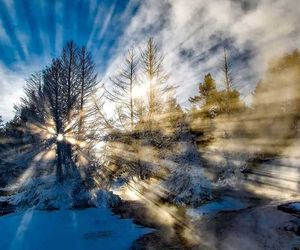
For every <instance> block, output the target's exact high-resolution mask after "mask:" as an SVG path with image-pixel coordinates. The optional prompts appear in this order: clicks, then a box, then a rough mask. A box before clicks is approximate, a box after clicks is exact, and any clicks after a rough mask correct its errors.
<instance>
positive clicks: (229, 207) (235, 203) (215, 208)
mask: <svg viewBox="0 0 300 250" xmlns="http://www.w3.org/2000/svg"><path fill="white" fill-rule="evenodd" d="M247 206H248V205H247V203H245V202H243V201H241V200H239V199H237V198H232V197H227V196H225V197H224V198H222V199H221V200H217V201H211V202H208V203H206V204H204V205H202V206H200V207H198V208H190V209H187V214H188V215H189V216H191V217H193V218H197V217H201V216H203V215H208V214H213V213H218V212H221V211H236V210H240V209H243V208H246V207H247Z"/></svg>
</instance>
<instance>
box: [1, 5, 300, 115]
mask: <svg viewBox="0 0 300 250" xmlns="http://www.w3.org/2000/svg"><path fill="white" fill-rule="evenodd" d="M299 13H300V4H299V2H298V1H297V0H211V1H206V0H144V1H142V0H140V1H138V0H0V115H2V117H3V118H4V120H5V121H8V120H9V119H11V118H12V117H13V115H14V112H13V110H14V109H13V107H14V104H16V103H18V101H19V99H20V97H21V96H22V95H23V86H24V83H25V79H26V78H28V77H29V76H30V74H32V73H34V72H35V71H38V70H41V69H43V68H44V67H45V66H46V65H47V64H48V63H49V62H50V60H51V59H52V58H53V57H55V56H57V55H59V54H60V52H61V49H62V47H63V45H64V44H65V43H66V42H67V41H69V40H73V41H74V42H75V43H77V44H78V45H80V46H81V45H85V46H87V48H88V49H89V50H90V51H91V52H92V54H93V57H94V60H95V62H96V65H97V72H98V75H99V79H102V82H103V83H104V84H106V85H109V84H110V83H109V76H111V75H113V74H114V73H115V72H116V70H117V69H118V67H119V65H120V64H121V63H122V60H123V59H124V55H125V54H126V52H127V50H128V49H129V48H130V47H131V46H134V47H135V48H137V52H139V51H140V50H142V49H143V48H144V47H145V43H146V41H147V39H148V38H149V37H153V38H154V41H155V42H156V43H157V44H158V46H159V48H160V50H161V53H162V54H163V55H164V68H165V71H166V72H168V73H169V74H170V79H169V81H170V83H172V84H174V85H176V86H178V88H177V99H178V102H179V103H180V104H181V105H182V106H184V107H188V105H189V103H188V97H189V96H193V95H195V94H196V93H197V84H198V83H199V82H201V80H202V79H203V77H204V75H205V74H207V73H212V74H213V76H214V77H215V79H216V80H217V85H218V87H219V88H222V86H223V80H222V74H221V63H222V55H223V49H224V47H225V48H226V50H227V52H228V54H229V56H230V58H231V61H232V65H233V66H232V67H233V76H234V86H235V88H236V89H237V90H239V91H240V92H241V95H242V98H243V100H245V101H246V102H247V101H249V99H251V92H252V91H253V89H254V88H255V85H256V83H257V81H258V80H259V79H260V78H261V77H262V75H263V72H264V71H265V69H266V67H267V65H268V62H270V60H272V59H273V58H276V57H277V56H280V55H282V53H285V52H290V51H292V50H294V49H296V48H300V15H299Z"/></svg>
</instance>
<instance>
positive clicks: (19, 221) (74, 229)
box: [0, 208, 151, 250]
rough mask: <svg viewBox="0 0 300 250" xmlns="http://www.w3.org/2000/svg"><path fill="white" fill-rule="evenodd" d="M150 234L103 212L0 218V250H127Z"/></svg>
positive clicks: (23, 214)
mask: <svg viewBox="0 0 300 250" xmlns="http://www.w3.org/2000/svg"><path fill="white" fill-rule="evenodd" d="M150 231H151V230H150V229H147V228H142V227H139V226H137V225H135V224H134V223H133V222H132V220H130V219H120V218H119V217H118V216H115V215H113V214H112V213H111V211H110V210H109V209H107V208H89V209H85V210H60V211H37V210H27V211H26V212H19V213H14V214H9V215H5V216H2V217H0V249H1V250H41V249H43V250H48V249H49V250H50V249H51V250H52V249H56V250H60V249H72V250H83V249H84V250H89V249H128V248H129V247H130V246H131V244H132V242H133V241H134V240H136V239H137V238H139V237H140V236H141V235H143V234H145V233H148V232H150Z"/></svg>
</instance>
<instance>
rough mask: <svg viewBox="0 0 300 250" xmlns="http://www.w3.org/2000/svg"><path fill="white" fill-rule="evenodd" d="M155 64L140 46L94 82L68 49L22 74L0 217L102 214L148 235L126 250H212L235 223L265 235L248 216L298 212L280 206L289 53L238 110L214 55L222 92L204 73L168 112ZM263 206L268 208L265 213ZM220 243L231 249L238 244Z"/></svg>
mask: <svg viewBox="0 0 300 250" xmlns="http://www.w3.org/2000/svg"><path fill="white" fill-rule="evenodd" d="M163 59H164V58H163V56H162V54H161V53H160V50H159V47H158V46H157V45H156V44H155V41H154V40H153V39H152V38H149V40H148V41H147V43H146V44H145V47H144V49H143V50H142V51H138V50H137V49H136V48H134V47H132V48H131V49H130V50H129V51H128V52H127V54H126V56H125V57H124V61H123V64H122V65H120V68H119V70H118V71H117V72H116V73H115V75H112V76H111V77H110V85H107V84H106V83H104V82H101V81H99V78H98V76H97V72H96V70H95V63H94V59H93V55H92V54H91V53H90V52H89V51H88V50H87V49H86V47H78V46H77V45H76V44H75V43H74V42H72V41H70V42H68V43H67V44H66V45H65V46H64V48H63V50H62V52H61V54H60V56H59V57H57V58H54V59H53V60H52V62H51V63H50V64H49V65H47V66H46V67H45V68H44V69H42V70H41V71H38V72H35V73H32V75H31V76H30V77H29V78H28V79H27V80H26V84H25V87H24V96H23V97H22V99H21V103H20V104H19V105H17V106H15V117H14V118H13V119H12V120H11V121H9V122H7V123H6V124H4V123H3V121H2V122H1V145H0V146H1V148H0V149H1V151H0V152H1V158H0V164H1V165H0V166H1V168H0V170H1V175H0V176H1V178H0V184H1V193H0V194H1V203H0V204H1V213H2V215H4V214H9V213H12V212H14V211H23V210H26V209H35V210H60V209H85V208H90V207H96V208H97V207H99V208H101V207H107V208H111V209H112V211H114V213H115V214H119V215H121V216H122V217H125V218H133V219H134V220H135V221H136V223H138V224H140V225H143V226H146V227H150V228H156V229H157V231H155V232H154V233H150V234H149V235H147V236H145V237H144V238H143V237H142V238H140V239H139V240H138V241H137V242H136V243H135V244H136V246H135V247H137V249H140V248H141V249H152V248H151V247H154V248H155V249H167V248H169V247H170V248H171V247H179V248H180V249H181V248H191V249H192V248H195V249H198V248H197V247H199V246H201V247H202V248H201V249H206V248H207V249H211V248H214V247H216V246H214V245H213V243H214V244H216V245H217V246H218V244H220V246H222V249H223V247H225V246H223V245H222V244H223V243H222V238H221V237H227V236H224V235H223V236H217V234H218V230H220V229H219V228H220V227H224V226H225V225H226V224H228V225H230V223H234V225H235V226H236V227H238V226H237V225H239V224H241V223H242V219H241V218H239V217H238V216H242V218H244V220H245V221H247V220H253V219H254V220H258V222H257V223H258V225H256V230H257V231H258V234H259V235H264V233H266V232H268V233H270V232H269V231H268V230H267V231H266V230H263V228H261V227H262V225H260V223H262V222H260V221H259V219H257V218H255V217H256V216H263V215H265V216H266V214H269V215H268V216H271V217H270V220H272V218H273V219H274V218H276V217H277V216H279V215H277V213H278V209H279V210H282V211H285V212H288V213H291V214H296V215H297V214H298V215H299V213H300V212H299V210H297V207H299V203H297V202H296V203H283V204H282V202H283V201H287V200H290V199H295V198H296V197H298V193H299V177H297V176H299V170H298V165H297V164H298V142H299V139H298V138H299V122H300V101H299V96H300V86H299V84H298V83H299V80H300V53H299V51H298V50H294V51H292V52H291V53H287V54H284V55H282V56H281V57H279V58H277V59H276V60H273V61H272V63H270V64H269V66H268V70H267V72H266V73H265V75H264V76H263V77H262V78H261V80H260V81H259V82H258V84H257V87H256V89H255V91H254V92H253V93H252V95H253V102H252V103H251V105H248V104H246V103H245V102H244V101H243V100H242V98H241V96H240V93H239V91H238V90H237V89H236V88H235V87H234V75H233V73H232V62H231V60H230V54H229V53H228V52H227V51H226V49H225V48H224V54H223V58H221V59H220V61H221V62H222V64H221V68H220V70H221V72H222V74H223V79H224V81H223V83H222V84H223V87H222V88H221V89H219V88H217V84H216V81H215V80H214V77H213V75H212V74H210V73H207V74H205V75H204V78H203V79H199V83H198V84H197V83H195V88H197V89H198V94H197V95H195V96H191V97H190V98H189V102H190V103H191V108H189V109H183V108H182V107H181V106H180V105H179V104H178V103H177V100H176V86H174V85H172V84H170V82H169V81H168V79H169V73H168V72H166V71H165V70H164V60H163ZM107 103H109V109H106V108H105V105H106V104H107ZM287 164H288V167H287V166H286V165H287ZM291 176H292V177H293V178H291ZM270 201H273V208H266V207H265V206H266V204H269V202H270ZM274 204H275V205H274ZM276 206H278V208H277V207H276ZM253 207H254V208H255V209H256V210H254V211H255V213H257V215H253V214H252V215H251V216H250V215H249V214H248V213H247V212H244V214H243V212H232V213H236V214H235V216H234V217H235V218H236V217H237V218H239V219H236V220H237V221H235V222H232V221H231V220H230V219H229V218H227V217H228V213H227V214H226V213H225V214H222V213H220V214H219V215H218V216H216V215H215V213H216V212H220V211H223V210H225V211H227V210H228V211H245V210H246V211H247V209H250V208H253ZM274 207H275V211H273V210H274ZM241 209H243V210H241ZM268 209H269V210H270V211H268ZM272 209H273V210H272ZM276 210H277V211H276ZM206 213H207V214H210V213H213V214H214V216H216V217H212V218H213V219H214V220H215V224H214V223H213V226H212V223H208V222H207V221H206V220H209V219H208V218H210V217H209V216H208V217H205V218H203V217H202V216H203V214H206ZM239 213H240V214H239ZM252 213H254V212H253V211H252ZM221 215H222V216H221ZM280 216H281V217H283V218H281V217H280V220H284V219H285V218H284V216H283V215H280ZM247 217H248V218H247ZM200 218H201V219H200ZM277 219H278V218H277ZM277 219H276V221H277ZM228 221H229V222H228ZM244 223H245V222H244ZM269 223H270V222H269ZM292 223H293V224H292V225H288V226H286V231H287V232H289V233H290V232H292V234H295V235H297V234H298V233H297V232H299V227H300V226H299V220H295V219H294V220H293V222H292ZM297 223H298V224H297ZM250 224H251V223H250ZM241 225H242V224H241ZM272 226H274V225H272V223H270V225H269V227H270V228H272ZM248 227H249V228H247V227H246V229H244V230H245V231H246V230H250V231H251V230H252V229H251V225H249V226H248ZM297 228H298V229H297ZM235 230H236V229H235ZM270 230H271V229H270ZM272 230H273V229H272ZM261 231H262V232H261ZM230 233H231V234H237V232H235V231H234V230H233V229H232V230H231V232H230ZM248 233H249V232H248ZM220 234H222V233H220ZM272 234H275V233H272ZM165 235H167V237H165ZM211 235H214V237H215V239H212V240H211V239H210V237H213V236H211ZM218 237H220V238H218ZM243 237H244V236H243ZM272 237H274V238H271V239H270V240H269V243H268V244H269V245H268V247H270V248H268V249H273V248H272V247H273V246H274V245H272V244H275V243H276V244H281V246H283V248H282V249H288V248H285V247H287V246H288V247H290V246H291V245H292V244H295V246H296V245H297V242H299V237H296V236H294V238H295V240H294V241H295V242H296V243H294V241H291V242H289V241H288V240H287V239H288V237H290V236H289V235H284V234H283V233H282V236H281V238H280V242H279V243H278V242H276V241H277V240H276V239H277V238H276V237H278V236H276V235H275V236H272ZM203 239H205V240H203ZM211 241H212V242H211ZM228 241H229V242H230V241H232V239H228ZM224 242H226V241H224ZM259 243H260V242H259ZM227 244H228V243H227ZM230 244H233V248H232V249H237V248H234V247H236V246H235V245H234V244H239V243H230ZM251 244H258V243H251ZM134 249H136V248H134ZM217 249H218V247H217ZM224 249H227V248H224ZM228 249H229V248H228ZM230 249H231V248H230ZM245 249H248V248H245ZM249 249H250V248H249ZM259 249H260V248H259ZM289 249H290V248H289ZM291 249H292V248H291ZM293 249H298V248H293Z"/></svg>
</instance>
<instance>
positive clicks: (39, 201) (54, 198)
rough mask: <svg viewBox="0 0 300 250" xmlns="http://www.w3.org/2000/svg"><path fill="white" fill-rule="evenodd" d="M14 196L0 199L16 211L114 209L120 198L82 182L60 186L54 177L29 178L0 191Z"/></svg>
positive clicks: (72, 182)
mask: <svg viewBox="0 0 300 250" xmlns="http://www.w3.org/2000/svg"><path fill="white" fill-rule="evenodd" d="M1 190H3V191H9V192H11V193H13V194H12V195H10V196H4V197H1V196H0V201H2V202H5V201H6V202H8V203H10V204H11V205H14V206H16V207H17V208H18V209H24V208H32V207H34V208H36V209H45V210H48V209H70V208H73V207H76V206H77V207H80V206H95V207H113V206H116V205H117V204H118V203H119V202H120V199H119V197H117V196H116V195H114V194H113V193H112V192H110V191H108V190H104V189H101V188H94V189H92V190H88V189H86V188H85V186H84V185H82V183H80V182H79V181H76V179H75V180H72V179H71V180H67V181H65V182H64V183H63V184H61V183H59V182H57V181H56V178H55V176H50V177H48V176H47V177H46V178H43V177H39V178H32V179H28V180H26V181H24V182H22V183H18V182H17V183H15V184H13V185H11V186H8V187H6V188H2V189H0V191H1Z"/></svg>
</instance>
